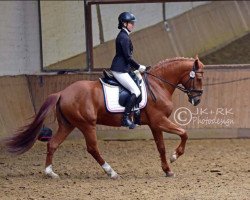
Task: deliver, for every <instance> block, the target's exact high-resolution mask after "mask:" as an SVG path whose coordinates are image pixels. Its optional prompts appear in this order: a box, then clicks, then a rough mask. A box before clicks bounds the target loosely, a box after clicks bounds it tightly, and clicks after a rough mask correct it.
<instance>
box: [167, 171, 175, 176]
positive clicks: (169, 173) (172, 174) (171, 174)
mask: <svg viewBox="0 0 250 200" xmlns="http://www.w3.org/2000/svg"><path fill="white" fill-rule="evenodd" d="M166 177H175V173H174V172H171V171H170V172H166Z"/></svg>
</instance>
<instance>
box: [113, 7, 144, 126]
mask: <svg viewBox="0 0 250 200" xmlns="http://www.w3.org/2000/svg"><path fill="white" fill-rule="evenodd" d="M135 21H136V19H135V16H134V15H133V14H132V13H130V12H123V13H121V14H120V15H119V17H118V23H119V24H118V29H121V31H120V32H119V34H118V35H117V37H116V55H115V57H114V59H113V62H112V65H111V71H112V73H113V75H114V77H115V78H116V79H117V80H118V81H119V83H120V84H122V85H123V86H124V87H125V88H126V89H128V90H129V91H130V92H131V96H130V99H129V101H127V104H126V106H125V111H124V115H123V118H122V125H123V126H128V127H129V128H130V129H133V128H135V124H134V122H133V121H132V120H131V119H130V114H131V110H132V108H133V107H134V106H135V103H136V99H137V97H139V96H140V94H141V92H140V90H139V88H138V87H137V85H136V84H135V82H134V81H133V79H132V78H131V77H130V75H129V74H128V72H129V71H130V70H131V67H133V68H135V69H138V70H139V71H140V72H144V71H145V70H146V67H145V66H144V65H140V64H138V63H137V62H136V61H135V60H133V58H132V53H133V45H132V42H131V40H130V38H129V34H130V32H131V31H132V30H133V28H134V23H135Z"/></svg>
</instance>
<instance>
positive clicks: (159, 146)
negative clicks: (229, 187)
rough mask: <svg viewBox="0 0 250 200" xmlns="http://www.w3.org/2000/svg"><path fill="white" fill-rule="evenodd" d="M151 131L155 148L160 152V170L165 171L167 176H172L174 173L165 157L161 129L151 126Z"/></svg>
mask: <svg viewBox="0 0 250 200" xmlns="http://www.w3.org/2000/svg"><path fill="white" fill-rule="evenodd" d="M151 131H152V133H153V136H154V140H155V143H156V146H157V149H158V151H159V153H160V158H161V167H162V170H163V171H164V172H165V173H166V176H167V177H171V176H174V173H173V172H172V171H171V170H170V167H169V165H168V162H167V159H166V150H165V144H164V140H163V134H162V131H160V130H156V129H153V128H151Z"/></svg>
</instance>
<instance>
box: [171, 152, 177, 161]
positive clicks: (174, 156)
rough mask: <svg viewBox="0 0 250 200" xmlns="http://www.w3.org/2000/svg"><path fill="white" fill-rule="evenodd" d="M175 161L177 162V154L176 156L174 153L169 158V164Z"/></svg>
mask: <svg viewBox="0 0 250 200" xmlns="http://www.w3.org/2000/svg"><path fill="white" fill-rule="evenodd" d="M176 160H177V154H176V152H175V153H173V155H172V156H171V157H170V162H171V163H173V162H174V161H176Z"/></svg>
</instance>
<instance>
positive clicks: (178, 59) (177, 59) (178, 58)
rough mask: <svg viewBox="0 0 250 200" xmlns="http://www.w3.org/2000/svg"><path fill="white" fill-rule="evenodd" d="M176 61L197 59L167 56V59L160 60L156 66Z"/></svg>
mask: <svg viewBox="0 0 250 200" xmlns="http://www.w3.org/2000/svg"><path fill="white" fill-rule="evenodd" d="M176 61H195V59H194V58H185V57H174V58H167V59H165V60H162V61H160V62H158V63H157V64H156V65H155V66H154V68H158V67H161V66H166V65H168V64H172V63H173V62H176Z"/></svg>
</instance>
